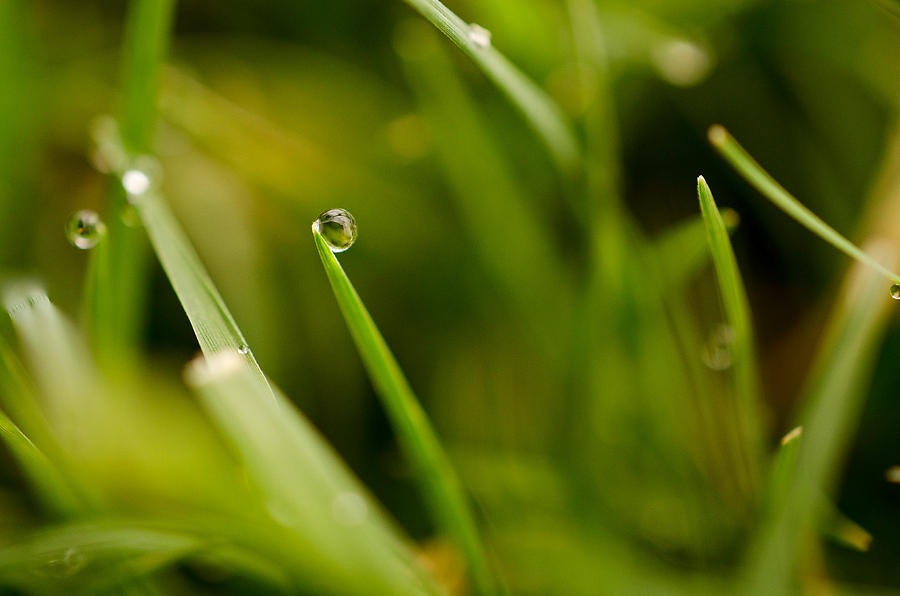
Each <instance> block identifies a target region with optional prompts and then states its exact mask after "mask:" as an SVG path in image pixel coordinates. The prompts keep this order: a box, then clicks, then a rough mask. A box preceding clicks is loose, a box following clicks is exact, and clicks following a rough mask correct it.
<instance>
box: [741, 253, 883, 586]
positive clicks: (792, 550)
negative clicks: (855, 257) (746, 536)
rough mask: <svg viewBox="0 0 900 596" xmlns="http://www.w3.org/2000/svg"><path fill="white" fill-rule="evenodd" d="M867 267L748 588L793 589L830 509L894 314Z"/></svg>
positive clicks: (823, 364)
mask: <svg viewBox="0 0 900 596" xmlns="http://www.w3.org/2000/svg"><path fill="white" fill-rule="evenodd" d="M874 248H875V251H874V253H873V254H876V255H878V256H879V257H880V258H884V259H888V258H890V255H891V253H890V250H889V247H887V246H880V247H879V246H876V247H874ZM868 265H869V264H868V263H867V262H865V263H860V264H857V265H855V266H854V267H853V269H852V270H851V273H850V275H848V276H847V278H846V279H845V282H844V287H843V288H842V290H841V295H840V297H839V299H838V301H837V306H836V310H835V313H834V315H833V316H832V317H831V322H830V324H829V328H828V330H827V332H826V339H825V341H824V342H823V343H822V349H821V350H820V352H819V354H818V356H817V358H816V361H815V365H814V366H813V369H812V372H811V374H810V376H809V380H808V382H807V389H806V391H805V392H804V393H805V396H806V397H805V398H804V399H803V401H802V411H801V415H800V416H799V425H800V426H801V427H802V428H803V434H802V437H801V438H799V439H797V440H795V441H791V442H789V443H788V444H787V446H786V447H788V449H785V448H782V450H781V452H780V453H779V454H778V456H777V457H776V460H775V463H774V464H773V470H774V471H777V473H773V476H772V480H771V481H770V483H769V486H768V488H767V497H766V503H767V506H766V510H765V514H764V519H763V522H762V524H761V527H760V530H759V532H758V533H757V536H756V538H755V539H754V541H753V544H752V546H751V548H750V550H749V553H748V558H747V561H746V564H745V569H744V573H743V587H744V589H745V590H746V592H747V593H762V592H764V593H766V594H774V595H779V594H788V593H793V592H794V591H795V590H796V588H797V586H795V585H794V583H795V581H796V580H797V574H798V571H799V570H800V565H801V563H802V555H803V553H804V552H806V549H805V548H804V547H805V546H806V544H807V541H808V540H809V539H810V537H811V535H812V534H813V532H814V530H815V528H817V527H818V526H819V525H820V522H821V520H822V517H823V515H824V514H827V508H826V507H824V506H823V505H824V503H825V502H826V501H825V500H824V499H823V498H822V492H823V491H824V493H825V495H828V494H829V493H830V492H831V489H832V486H833V483H834V481H835V479H836V477H837V474H838V473H839V470H840V466H841V461H842V458H843V457H844V455H845V453H846V450H847V448H848V447H849V441H850V438H851V433H852V431H853V429H854V428H855V425H856V422H857V420H858V417H859V414H860V410H861V408H862V406H863V402H864V400H865V394H866V392H865V389H866V386H867V383H868V380H869V378H870V377H871V374H872V372H873V368H874V364H875V358H876V356H877V348H878V346H879V344H880V341H881V339H882V337H883V335H884V333H885V330H886V326H885V323H886V321H887V317H888V315H889V313H890V306H891V304H890V302H891V301H890V300H889V299H888V298H886V297H885V295H884V289H883V287H882V286H881V285H880V282H879V280H880V279H881V278H880V276H879V275H876V274H875V273H873V272H872V271H870V270H869V269H867V268H865V267H864V266H868Z"/></svg>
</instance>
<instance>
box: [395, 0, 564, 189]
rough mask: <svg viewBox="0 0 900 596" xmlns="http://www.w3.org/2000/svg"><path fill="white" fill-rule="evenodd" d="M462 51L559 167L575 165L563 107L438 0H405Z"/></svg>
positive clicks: (562, 168)
mask: <svg viewBox="0 0 900 596" xmlns="http://www.w3.org/2000/svg"><path fill="white" fill-rule="evenodd" d="M406 3H407V4H409V5H410V6H412V7H413V8H414V9H416V10H417V11H418V12H419V13H420V14H421V15H422V16H424V17H425V18H426V19H428V20H429V21H430V22H431V23H432V24H433V25H434V26H435V27H437V28H438V30H440V31H441V32H442V33H443V34H444V35H446V36H447V37H448V38H450V41H452V42H453V43H455V44H456V45H457V46H459V48H460V49H461V50H462V51H463V52H465V53H466V54H467V55H468V56H469V57H470V58H471V59H472V61H473V62H475V64H477V65H478V67H479V68H480V69H481V70H482V71H483V72H484V74H485V75H487V77H488V78H489V79H491V80H492V81H493V82H494V84H495V85H497V87H498V88H499V89H500V90H501V91H502V92H503V93H504V94H505V95H506V96H507V97H508V98H509V100H510V101H511V102H512V103H513V105H515V106H516V107H517V108H518V109H519V111H520V112H521V113H522V115H523V116H525V119H526V120H527V121H528V123H529V124H530V125H531V126H532V128H534V130H535V131H536V132H537V134H538V136H539V137H540V138H541V140H542V141H543V142H544V144H545V145H546V146H547V149H548V150H549V152H550V155H551V156H552V157H553V159H554V160H555V161H556V163H557V165H558V166H559V168H560V169H561V170H562V171H563V172H565V173H568V174H571V173H573V172H575V171H576V170H577V169H578V162H579V154H578V142H577V141H576V140H575V135H574V133H573V132H572V129H571V127H570V125H569V123H568V122H566V119H565V116H563V113H562V110H560V108H559V107H558V106H557V105H556V104H555V103H554V102H553V100H552V99H550V97H549V96H548V95H547V94H546V93H545V92H544V91H543V90H542V89H541V88H540V87H538V86H537V85H536V84H535V83H534V82H533V81H531V80H530V79H529V78H528V77H526V76H525V75H524V74H523V73H522V72H521V71H520V70H519V69H517V68H516V67H515V66H514V65H513V64H512V63H511V62H510V61H509V60H507V59H506V57H504V56H503V54H501V53H500V52H498V51H497V50H495V49H494V48H493V47H491V46H490V45H488V46H484V45H483V44H480V43H478V42H476V41H474V40H473V39H472V36H471V32H472V28H471V27H470V26H469V25H468V24H466V23H465V22H464V21H463V20H462V19H460V18H459V17H458V16H456V14H455V13H454V12H453V11H451V10H450V9H449V8H447V7H446V6H444V5H443V4H442V3H441V2H439V1H438V0H406Z"/></svg>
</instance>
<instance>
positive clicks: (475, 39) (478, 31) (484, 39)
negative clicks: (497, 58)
mask: <svg viewBox="0 0 900 596" xmlns="http://www.w3.org/2000/svg"><path fill="white" fill-rule="evenodd" d="M469 41H471V42H472V43H473V44H475V46H476V47H479V48H488V47H490V46H491V32H490V31H488V30H487V29H485V28H484V27H482V26H481V25H479V24H477V23H471V24H470V25H469Z"/></svg>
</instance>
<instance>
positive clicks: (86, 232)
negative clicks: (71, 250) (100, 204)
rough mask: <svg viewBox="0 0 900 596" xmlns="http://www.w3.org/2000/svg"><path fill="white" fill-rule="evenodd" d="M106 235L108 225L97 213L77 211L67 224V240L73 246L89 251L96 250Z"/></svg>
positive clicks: (86, 210) (84, 210)
mask: <svg viewBox="0 0 900 596" xmlns="http://www.w3.org/2000/svg"><path fill="white" fill-rule="evenodd" d="M104 234H106V224H104V223H103V220H101V219H100V216H99V215H97V213H96V212H95V211H91V210H90V209H82V210H80V211H76V212H75V213H74V214H73V215H72V217H70V218H69V221H68V222H67V223H66V238H68V239H69V242H71V243H72V246H74V247H76V248H80V249H82V250H87V249H89V248H94V247H95V246H97V243H98V242H100V240H101V239H102V238H103V235H104Z"/></svg>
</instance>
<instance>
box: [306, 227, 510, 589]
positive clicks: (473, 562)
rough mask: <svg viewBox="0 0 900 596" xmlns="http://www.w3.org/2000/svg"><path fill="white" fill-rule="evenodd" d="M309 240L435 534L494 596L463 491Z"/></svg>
mask: <svg viewBox="0 0 900 596" xmlns="http://www.w3.org/2000/svg"><path fill="white" fill-rule="evenodd" d="M313 238H314V239H315V242H316V248H317V249H318V251H319V256H320V257H321V259H322V265H323V267H324V268H325V273H326V275H327V276H328V281H329V282H330V283H331V288H332V290H334V295H335V298H337V302H338V306H340V309H341V312H342V313H343V315H344V320H345V321H346V322H347V327H348V328H349V329H350V334H351V335H352V336H353V341H354V342H355V343H356V347H357V350H358V351H359V355H360V357H361V358H362V361H363V363H364V364H365V366H366V370H367V371H368V373H369V376H370V378H371V379H372V383H373V385H374V386H375V389H376V391H377V393H378V395H379V396H380V397H381V401H382V403H383V404H384V407H385V410H386V411H387V414H388V417H389V419H390V421H391V425H392V426H393V427H394V431H395V432H396V433H397V435H398V437H399V439H400V444H401V446H402V447H403V449H404V452H405V454H406V457H407V458H408V459H409V461H410V462H411V463H412V465H413V468H414V470H415V474H416V476H417V478H418V481H419V484H420V486H421V490H422V493H423V495H424V497H425V499H426V502H427V503H428V505H429V507H430V509H431V512H432V515H434V516H435V521H436V523H437V525H438V527H439V529H440V530H441V531H442V532H445V533H446V534H447V535H449V536H451V537H453V539H454V540H455V541H456V542H457V545H458V546H459V548H460V549H461V550H462V553H463V555H464V557H465V558H466V563H467V565H468V568H469V572H470V576H471V580H472V583H473V585H474V588H475V591H476V593H478V594H482V595H486V594H494V593H496V588H495V584H494V580H493V578H492V576H491V573H490V571H489V568H488V564H487V561H486V559H485V555H484V551H483V549H482V545H481V540H480V538H479V536H478V530H477V529H476V525H475V520H474V519H473V517H472V513H471V511H470V510H469V507H468V504H467V503H466V494H465V491H464V490H463V487H462V486H461V484H460V481H459V478H458V477H457V475H456V472H455V471H454V469H453V467H452V466H451V465H450V460H449V458H448V457H447V455H446V453H445V452H444V450H443V449H442V448H441V445H440V442H439V441H438V438H437V435H436V434H435V432H434V429H432V427H431V424H430V423H429V422H428V418H427V416H426V414H425V412H424V411H423V410H422V406H421V405H419V401H418V400H417V399H416V396H415V394H413V391H412V388H410V386H409V383H408V382H407V380H406V377H405V376H404V375H403V372H402V371H401V370H400V366H399V365H398V364H397V361H396V360H395V359H394V356H393V354H391V351H390V348H388V346H387V343H386V342H385V341H384V338H383V337H382V336H381V332H379V331H378V327H376V326H375V322H374V321H373V320H372V317H371V315H369V312H368V311H367V310H366V307H365V305H364V304H363V302H362V300H361V299H360V297H359V295H358V294H357V293H356V289H355V288H354V287H353V284H352V283H350V279H349V278H348V277H347V274H346V273H344V269H343V268H342V267H341V264H340V263H339V262H338V260H337V258H336V257H335V256H334V253H332V252H331V249H330V248H329V247H328V245H327V244H326V243H325V240H324V238H322V235H321V234H319V233H318V232H317V231H315V230H313Z"/></svg>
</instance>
